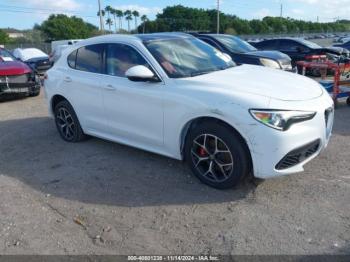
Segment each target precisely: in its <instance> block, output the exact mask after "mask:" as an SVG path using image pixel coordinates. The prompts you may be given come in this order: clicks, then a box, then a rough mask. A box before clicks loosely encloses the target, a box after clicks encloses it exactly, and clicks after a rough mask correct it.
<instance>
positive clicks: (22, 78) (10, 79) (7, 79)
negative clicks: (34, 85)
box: [0, 74, 29, 84]
mask: <svg viewBox="0 0 350 262" xmlns="http://www.w3.org/2000/svg"><path fill="white" fill-rule="evenodd" d="M28 79H29V75H28V74H24V75H14V76H0V83H2V84H6V83H9V84H11V83H16V84H17V83H27V82H28Z"/></svg>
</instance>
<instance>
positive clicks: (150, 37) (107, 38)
mask: <svg viewBox="0 0 350 262" xmlns="http://www.w3.org/2000/svg"><path fill="white" fill-rule="evenodd" d="M191 37H193V36H191V35H189V34H185V33H177V32H174V33H153V34H135V35H129V34H108V35H102V36H95V37H92V38H88V39H86V40H83V41H79V42H77V43H76V44H75V45H73V46H77V47H80V46H83V45H86V44H89V43H95V42H96V41H98V42H113V41H116V40H119V41H127V42H150V41H156V40H167V39H181V38H191Z"/></svg>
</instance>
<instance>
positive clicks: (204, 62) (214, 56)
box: [144, 38, 235, 78]
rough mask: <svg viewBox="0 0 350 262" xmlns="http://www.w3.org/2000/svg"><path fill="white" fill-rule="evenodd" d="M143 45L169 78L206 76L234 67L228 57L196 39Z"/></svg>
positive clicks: (157, 41)
mask: <svg viewBox="0 0 350 262" xmlns="http://www.w3.org/2000/svg"><path fill="white" fill-rule="evenodd" d="M144 44H145V46H146V48H147V49H148V50H149V51H150V52H151V54H152V55H153V56H154V58H155V59H156V60H157V61H158V63H159V64H160V65H161V66H162V68H163V69H164V70H165V71H166V73H167V74H168V76H169V77H171V78H182V77H191V76H197V75H202V74H208V73H210V72H213V71H218V70H224V69H227V68H229V67H233V66H234V65H235V64H234V62H233V61H232V60H231V58H230V57H228V56H227V55H224V54H223V53H221V52H220V51H219V50H217V49H216V48H214V47H212V46H210V45H208V44H206V43H204V42H202V41H200V40H198V39H196V38H174V39H166V40H164V39H162V40H153V41H149V42H145V43H144Z"/></svg>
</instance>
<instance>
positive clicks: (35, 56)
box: [13, 48, 52, 74]
mask: <svg viewBox="0 0 350 262" xmlns="http://www.w3.org/2000/svg"><path fill="white" fill-rule="evenodd" d="M13 55H14V56H15V57H16V58H17V59H19V60H21V61H22V62H24V63H26V64H27V65H29V66H30V67H31V68H32V69H33V70H34V71H35V72H36V73H37V74H43V73H45V72H46V71H47V70H48V69H50V68H51V65H52V64H51V62H50V60H49V56H48V55H47V54H45V53H44V52H43V51H41V50H40V49H37V48H25V49H22V48H16V49H15V50H14V51H13Z"/></svg>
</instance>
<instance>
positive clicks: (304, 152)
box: [276, 139, 321, 170]
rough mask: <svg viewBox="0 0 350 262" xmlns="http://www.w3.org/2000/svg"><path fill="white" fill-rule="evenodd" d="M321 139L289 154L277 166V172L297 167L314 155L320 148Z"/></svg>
mask: <svg viewBox="0 0 350 262" xmlns="http://www.w3.org/2000/svg"><path fill="white" fill-rule="evenodd" d="M320 142H321V141H320V139H317V140H315V141H313V142H311V143H309V144H307V145H305V146H302V147H300V148H297V149H295V150H293V151H291V152H289V153H288V154H287V155H286V156H285V157H283V158H282V160H281V161H280V162H278V164H277V165H276V169H277V170H283V169H287V168H290V167H292V166H295V165H297V164H299V163H301V162H303V161H304V160H306V159H308V158H309V157H311V156H312V155H314V154H315V153H316V152H317V151H318V149H319V147H320Z"/></svg>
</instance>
